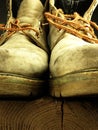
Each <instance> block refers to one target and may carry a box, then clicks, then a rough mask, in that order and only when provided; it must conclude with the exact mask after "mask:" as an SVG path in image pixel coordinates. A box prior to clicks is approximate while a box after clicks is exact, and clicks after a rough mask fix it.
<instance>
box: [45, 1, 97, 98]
mask: <svg viewBox="0 0 98 130" xmlns="http://www.w3.org/2000/svg"><path fill="white" fill-rule="evenodd" d="M56 2H58V1H56V0H50V1H49V9H50V10H49V11H50V12H46V13H45V16H46V18H47V21H48V22H49V27H50V32H49V38H48V39H49V44H50V49H51V57H50V64H49V67H50V93H51V95H52V96H55V97H60V96H61V97H70V96H80V95H81V96H82V95H93V94H98V44H97V43H98V39H97V36H96V35H95V33H94V29H93V27H94V28H95V29H96V28H97V29H98V25H96V24H95V23H94V22H91V17H92V14H93V11H94V10H95V8H96V6H97V4H98V0H93V1H92V3H91V5H90V7H89V8H88V9H87V11H86V12H85V13H84V15H83V17H82V16H80V15H79V13H77V12H73V14H64V11H63V8H62V7H59V8H57V6H56V5H60V4H59V3H58V4H57V3H56ZM82 10H83V9H82Z"/></svg>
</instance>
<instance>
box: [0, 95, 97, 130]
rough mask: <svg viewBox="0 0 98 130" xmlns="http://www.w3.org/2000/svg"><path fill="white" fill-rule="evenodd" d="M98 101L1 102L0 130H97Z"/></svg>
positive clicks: (91, 99) (84, 99) (46, 100)
mask: <svg viewBox="0 0 98 130" xmlns="http://www.w3.org/2000/svg"><path fill="white" fill-rule="evenodd" d="M97 102H98V97H94V98H79V97H78V98H67V99H66V98H65V99H54V98H52V97H43V98H39V99H33V100H0V130H98V103H97Z"/></svg>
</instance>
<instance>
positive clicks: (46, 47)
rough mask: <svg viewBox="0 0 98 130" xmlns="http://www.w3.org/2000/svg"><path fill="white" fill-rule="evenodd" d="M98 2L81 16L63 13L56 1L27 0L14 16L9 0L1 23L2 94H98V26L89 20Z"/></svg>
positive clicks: (0, 69) (94, 2)
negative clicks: (7, 12)
mask: <svg viewBox="0 0 98 130" xmlns="http://www.w3.org/2000/svg"><path fill="white" fill-rule="evenodd" d="M97 3H98V0H93V1H92V3H91V6H90V7H89V8H88V10H87V11H86V13H84V15H83V17H81V16H80V15H79V14H78V13H76V12H74V13H73V14H64V12H65V10H66V9H65V10H64V9H63V7H62V6H61V7H62V8H61V7H59V2H57V1H56V0H49V1H48V0H46V3H45V6H43V4H42V2H41V1H40V0H22V2H21V4H20V7H19V10H18V13H17V18H16V19H15V18H14V17H13V12H12V1H11V0H10V3H9V5H10V6H9V19H8V22H7V24H6V26H4V25H0V29H1V30H5V31H4V33H3V34H2V35H1V38H0V95H1V96H29V95H33V96H37V95H39V94H40V93H43V92H45V90H46V89H47V87H49V93H50V94H51V95H52V96H56V97H60V96H62V97H68V96H78V95H87V94H97V93H98V77H97V76H98V72H97V71H98V70H97V69H98V44H96V43H98V39H97V37H96V35H95V33H94V29H93V27H95V28H97V29H98V26H97V25H96V24H95V23H94V22H91V21H90V20H91V16H92V14H93V11H94V9H95V8H96V6H97ZM47 5H48V6H49V9H48V11H46V10H47V9H46V7H48V6H47ZM48 27H49V31H47V28H48ZM47 32H48V33H47Z"/></svg>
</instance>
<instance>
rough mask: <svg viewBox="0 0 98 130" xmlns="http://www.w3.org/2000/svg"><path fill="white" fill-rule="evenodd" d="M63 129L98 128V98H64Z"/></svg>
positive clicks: (81, 129) (91, 129) (89, 129)
mask: <svg viewBox="0 0 98 130" xmlns="http://www.w3.org/2000/svg"><path fill="white" fill-rule="evenodd" d="M63 130H98V98H97V97H96V98H95V97H94V98H93V97H92V98H81V99H80V98H76V99H68V100H64V104H63Z"/></svg>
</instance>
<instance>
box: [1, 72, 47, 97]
mask: <svg viewBox="0 0 98 130" xmlns="http://www.w3.org/2000/svg"><path fill="white" fill-rule="evenodd" d="M44 87H45V81H44V80H39V79H29V78H26V77H21V76H16V75H9V74H0V96H4V97H6V96H7V97H8V96H9V97H10V96H14V97H20V96H22V97H25V96H37V95H40V94H42V93H43V88H44Z"/></svg>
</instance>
